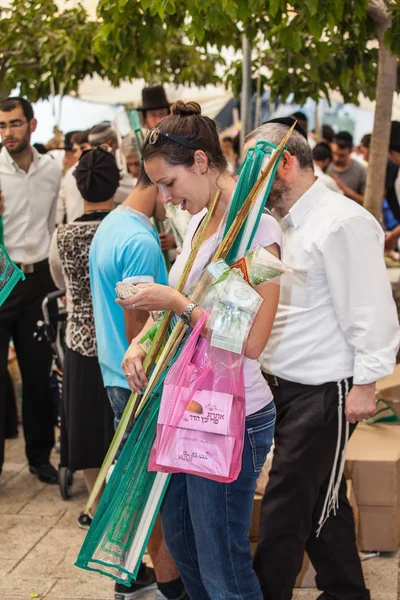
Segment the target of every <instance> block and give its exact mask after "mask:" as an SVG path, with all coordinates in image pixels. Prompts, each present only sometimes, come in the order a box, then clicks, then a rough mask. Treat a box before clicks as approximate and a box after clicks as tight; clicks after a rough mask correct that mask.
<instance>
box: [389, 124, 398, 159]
mask: <svg viewBox="0 0 400 600" xmlns="http://www.w3.org/2000/svg"><path fill="white" fill-rule="evenodd" d="M389 150H393V151H394V152H400V121H392V127H391V129H390V142H389Z"/></svg>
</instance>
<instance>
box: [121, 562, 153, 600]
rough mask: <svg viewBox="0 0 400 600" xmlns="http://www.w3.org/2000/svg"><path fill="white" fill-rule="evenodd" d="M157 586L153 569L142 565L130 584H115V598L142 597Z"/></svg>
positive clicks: (132, 598) (130, 599) (133, 599)
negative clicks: (136, 576) (134, 579)
mask: <svg viewBox="0 0 400 600" xmlns="http://www.w3.org/2000/svg"><path fill="white" fill-rule="evenodd" d="M156 587H157V582H156V578H155V575H154V571H153V569H150V568H149V567H146V566H145V565H143V567H142V568H141V569H140V572H139V575H138V578H137V579H136V581H132V583H131V585H130V586H126V585H122V583H116V584H115V596H114V598H115V600H135V599H136V598H142V597H143V596H144V595H145V594H146V593H147V592H149V591H151V590H155V589H156Z"/></svg>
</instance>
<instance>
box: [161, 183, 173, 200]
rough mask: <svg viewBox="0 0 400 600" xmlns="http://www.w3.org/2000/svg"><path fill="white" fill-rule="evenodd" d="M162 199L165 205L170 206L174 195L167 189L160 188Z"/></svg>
mask: <svg viewBox="0 0 400 600" xmlns="http://www.w3.org/2000/svg"><path fill="white" fill-rule="evenodd" d="M160 198H161V201H162V202H164V204H168V202H170V201H171V200H172V194H171V192H170V191H169V190H168V189H167V188H166V187H164V186H160Z"/></svg>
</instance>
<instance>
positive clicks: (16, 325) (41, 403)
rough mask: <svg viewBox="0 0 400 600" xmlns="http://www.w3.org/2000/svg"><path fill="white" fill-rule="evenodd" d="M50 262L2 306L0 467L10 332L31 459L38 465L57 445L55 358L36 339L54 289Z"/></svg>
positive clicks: (42, 462) (16, 289)
mask: <svg viewBox="0 0 400 600" xmlns="http://www.w3.org/2000/svg"><path fill="white" fill-rule="evenodd" d="M54 289H55V288H54V283H53V280H52V279H51V275H50V271H49V267H48V265H47V264H46V265H44V266H42V268H41V270H40V271H38V272H35V273H31V274H27V275H26V279H25V281H20V282H19V283H18V284H17V285H16V287H15V288H14V290H13V291H12V292H11V294H10V296H9V297H8V298H7V300H6V301H5V302H4V304H3V305H2V306H1V307H0V468H1V465H2V464H3V462H4V439H5V433H6V432H5V426H6V425H5V424H6V402H7V392H8V390H7V385H8V379H9V378H8V374H7V361H8V346H9V342H10V338H11V337H12V339H13V342H14V346H15V351H16V354H17V359H18V364H19V368H20V370H21V377H22V418H23V427H24V435H25V450H26V456H27V458H28V462H29V464H31V465H34V466H40V465H42V464H45V463H47V462H48V461H49V456H50V452H51V449H52V447H53V446H54V425H53V423H54V419H53V406H52V400H51V394H50V387H49V374H50V368H51V362H52V355H51V349H50V346H49V344H48V343H47V341H46V340H43V341H41V342H39V341H37V340H35V339H34V336H33V334H34V332H35V330H36V326H37V322H38V321H39V320H43V315H42V310H41V304H42V301H43V299H44V297H45V296H46V295H47V294H48V293H49V292H51V291H53V290H54Z"/></svg>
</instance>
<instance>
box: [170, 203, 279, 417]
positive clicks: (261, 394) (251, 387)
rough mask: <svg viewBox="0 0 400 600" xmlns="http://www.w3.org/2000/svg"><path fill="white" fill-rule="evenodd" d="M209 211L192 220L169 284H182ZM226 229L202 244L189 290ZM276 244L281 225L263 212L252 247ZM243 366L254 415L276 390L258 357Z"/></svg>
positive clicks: (249, 409)
mask: <svg viewBox="0 0 400 600" xmlns="http://www.w3.org/2000/svg"><path fill="white" fill-rule="evenodd" d="M205 214H206V210H203V211H201V212H200V213H199V214H198V215H195V216H194V217H192V219H191V221H190V223H189V227H188V230H187V233H186V237H185V239H184V242H183V247H182V252H181V254H180V255H179V256H178V258H177V259H176V262H175V264H174V265H173V266H172V269H171V271H170V273H169V284H170V285H171V286H173V287H176V285H177V283H178V279H179V276H180V274H181V273H182V271H183V268H184V266H185V263H186V261H187V259H188V257H189V254H190V251H191V247H192V239H193V236H194V234H195V232H196V231H197V228H198V226H199V224H200V222H201V220H202V219H203V217H204V216H205ZM223 232H224V225H223V223H221V226H220V228H219V230H218V231H217V232H216V233H215V234H214V235H213V236H211V237H210V238H208V240H206V241H205V242H204V243H203V244H202V245H201V247H200V249H199V252H198V254H197V256H196V260H195V262H194V265H193V267H192V270H191V272H190V275H189V277H188V280H187V283H186V289H189V288H190V286H191V285H192V284H194V283H195V282H196V281H198V280H199V279H200V276H201V274H202V272H203V271H204V269H205V267H206V266H207V265H208V263H209V262H210V259H211V257H212V255H213V254H214V252H215V250H216V249H217V248H218V246H219V244H220V242H221V240H222V236H223ZM272 244H278V245H279V246H281V245H282V232H281V228H280V226H279V224H278V222H277V221H276V219H275V218H274V217H273V216H272V215H267V214H263V215H262V217H261V220H260V224H259V226H258V229H257V232H256V235H255V236H254V240H253V243H252V245H251V250H253V249H255V248H256V247H257V246H260V245H261V246H263V247H264V248H265V247H267V246H271V245H272ZM243 366H244V382H245V397H246V415H251V414H253V413H255V412H257V411H258V410H261V409H262V408H264V406H266V405H267V404H269V402H271V400H272V393H271V390H270V389H269V387H268V385H267V383H266V381H265V379H264V377H263V375H262V373H261V366H260V363H259V362H258V360H253V359H250V358H247V357H245V358H244V363H243Z"/></svg>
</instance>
